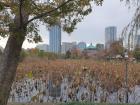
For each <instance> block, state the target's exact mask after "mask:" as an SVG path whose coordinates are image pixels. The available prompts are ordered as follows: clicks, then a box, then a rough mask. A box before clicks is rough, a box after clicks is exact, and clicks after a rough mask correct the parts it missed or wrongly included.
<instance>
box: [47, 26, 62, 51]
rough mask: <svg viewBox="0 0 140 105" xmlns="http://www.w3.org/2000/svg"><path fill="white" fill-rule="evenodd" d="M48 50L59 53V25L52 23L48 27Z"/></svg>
mask: <svg viewBox="0 0 140 105" xmlns="http://www.w3.org/2000/svg"><path fill="white" fill-rule="evenodd" d="M49 32H50V40H49V43H50V44H49V45H50V47H49V51H50V52H53V53H61V26H60V25H54V26H51V27H50V30H49Z"/></svg>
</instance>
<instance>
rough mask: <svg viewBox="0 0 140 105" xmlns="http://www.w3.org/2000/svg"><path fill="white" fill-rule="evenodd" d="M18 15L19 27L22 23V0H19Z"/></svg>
mask: <svg viewBox="0 0 140 105" xmlns="http://www.w3.org/2000/svg"><path fill="white" fill-rule="evenodd" d="M19 2H20V3H19V15H20V27H21V26H22V25H23V16H22V5H23V0H19Z"/></svg>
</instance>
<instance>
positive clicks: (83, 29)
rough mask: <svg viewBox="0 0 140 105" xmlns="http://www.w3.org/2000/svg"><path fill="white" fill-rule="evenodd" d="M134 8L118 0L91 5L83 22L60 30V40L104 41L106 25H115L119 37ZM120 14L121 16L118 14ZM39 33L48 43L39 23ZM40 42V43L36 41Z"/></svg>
mask: <svg viewBox="0 0 140 105" xmlns="http://www.w3.org/2000/svg"><path fill="white" fill-rule="evenodd" d="M133 13H134V10H133V9H128V7H127V6H126V5H125V3H120V1H119V0H118V1H111V0H106V1H105V2H104V4H103V6H101V7H97V6H95V5H93V12H92V13H91V14H90V15H89V16H87V17H86V18H85V19H84V20H83V22H81V23H79V24H78V25H77V29H76V30H75V31H74V32H73V33H72V34H71V35H68V34H66V33H65V32H62V42H74V41H76V42H80V41H83V42H86V43H88V44H90V43H93V44H96V43H103V44H104V43H105V40H104V39H105V37H104V36H105V35H104V29H105V27H108V26H116V27H117V28H118V33H117V36H118V37H119V36H120V34H121V31H122V30H123V28H124V27H125V26H126V25H127V24H128V23H129V22H130V21H131V19H132V16H133ZM120 14H121V16H120ZM40 30H41V31H40V34H41V35H42V39H43V41H44V42H43V43H47V44H48V43H49V32H48V31H47V28H46V26H42V25H40ZM5 44H6V39H2V40H0V46H2V47H4V46H5ZM38 44H42V43H38ZM36 45H37V44H33V43H28V42H27V40H26V41H25V42H24V44H23V48H32V47H35V46H36Z"/></svg>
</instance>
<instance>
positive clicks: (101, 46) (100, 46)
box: [96, 44, 104, 51]
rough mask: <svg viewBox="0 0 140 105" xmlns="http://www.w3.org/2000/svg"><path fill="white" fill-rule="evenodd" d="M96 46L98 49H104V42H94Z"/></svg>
mask: <svg viewBox="0 0 140 105" xmlns="http://www.w3.org/2000/svg"><path fill="white" fill-rule="evenodd" d="M96 48H97V50H98V51H102V50H104V44H96Z"/></svg>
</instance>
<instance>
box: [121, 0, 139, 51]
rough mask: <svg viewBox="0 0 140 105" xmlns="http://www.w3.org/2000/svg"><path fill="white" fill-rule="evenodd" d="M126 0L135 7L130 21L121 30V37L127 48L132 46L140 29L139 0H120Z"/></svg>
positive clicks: (129, 48) (130, 5)
mask: <svg viewBox="0 0 140 105" xmlns="http://www.w3.org/2000/svg"><path fill="white" fill-rule="evenodd" d="M121 1H126V2H127V4H128V5H129V7H130V8H131V7H132V8H133V9H134V7H135V14H134V17H133V18H132V21H131V22H130V23H129V24H128V25H127V26H126V27H125V28H124V30H123V32H122V38H123V39H124V41H125V44H126V45H127V47H128V50H131V49H133V48H134V41H135V36H136V35H138V34H139V31H140V0H121Z"/></svg>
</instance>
